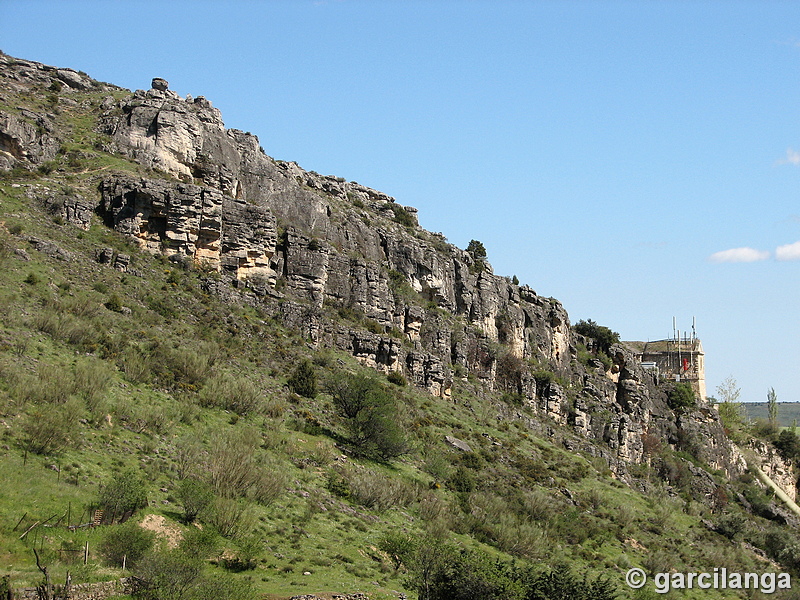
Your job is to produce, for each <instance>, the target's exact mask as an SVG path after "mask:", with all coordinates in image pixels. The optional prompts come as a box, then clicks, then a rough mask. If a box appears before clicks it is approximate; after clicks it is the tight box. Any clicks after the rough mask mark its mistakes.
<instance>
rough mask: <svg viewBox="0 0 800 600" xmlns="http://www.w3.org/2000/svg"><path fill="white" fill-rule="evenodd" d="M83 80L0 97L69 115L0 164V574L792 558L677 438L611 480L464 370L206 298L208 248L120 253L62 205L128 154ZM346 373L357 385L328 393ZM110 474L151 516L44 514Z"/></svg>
mask: <svg viewBox="0 0 800 600" xmlns="http://www.w3.org/2000/svg"><path fill="white" fill-rule="evenodd" d="M118 93H120V94H121V93H123V92H118ZM103 95H104V94H101V93H99V92H98V93H94V92H87V96H86V99H85V100H86V101H85V102H84V104H82V105H79V106H73V105H71V104H70V105H63V104H59V101H58V97H57V96H56V98H55V100H53V98H52V97H50V96H52V94H50V95H49V96H48V95H45V94H43V95H42V96H41V97H40V96H36V95H35V94H34V95H32V96H31V97H28V98H22V97H18V98H6V99H5V102H6V103H7V105H8V106H7V107H14V106H18V105H19V104H20V103H23V102H25V103H28V104H29V105H30V106H32V107H36V108H46V109H47V110H53V111H54V112H55V118H56V120H57V122H58V124H59V126H60V127H61V128H62V130H63V131H65V132H69V140H70V141H68V142H65V144H64V146H63V148H62V152H61V153H60V154H59V155H58V157H57V158H56V160H54V161H53V162H52V163H48V164H46V165H42V166H41V167H39V168H38V169H37V170H33V171H29V170H26V169H22V168H18V169H15V170H14V171H13V172H11V173H9V174H7V176H5V177H4V178H3V179H2V180H1V181H0V223H2V226H0V417H1V420H0V423H2V425H3V433H2V440H0V457H1V458H2V460H0V481H3V485H2V487H0V574H3V575H9V576H10V577H11V582H12V585H13V586H14V587H24V586H32V585H35V584H37V583H39V581H40V580H41V574H40V573H39V571H38V570H37V567H36V564H35V558H34V553H33V550H34V548H35V549H36V550H37V552H38V553H39V555H40V557H41V559H42V563H43V564H46V565H47V566H48V569H49V573H50V575H51V576H52V578H53V580H54V581H56V582H61V581H63V580H64V578H65V577H66V572H67V571H69V572H70V573H71V575H72V579H73V582H75V583H78V582H82V581H102V580H108V579H114V578H117V577H120V576H122V575H125V574H129V573H131V572H133V573H138V574H140V575H142V576H149V577H151V578H152V580H153V581H160V582H162V583H163V586H162V587H161V588H158V589H156V590H155V591H153V593H152V594H151V597H161V598H204V597H205V598H207V597H212V596H213V597H221V598H249V597H269V598H286V597H290V596H292V595H297V594H302V593H324V592H340V593H341V592H357V591H363V592H366V593H368V594H369V597H370V598H373V599H385V598H398V597H399V596H400V594H401V593H405V594H407V595H408V597H410V598H417V597H418V596H422V597H424V596H425V590H426V589H428V588H430V587H431V586H433V587H435V586H436V585H440V584H442V582H443V581H445V582H446V583H447V585H449V586H450V588H449V589H451V590H452V591H451V592H449V594H450V595H449V596H447V594H444V595H442V594H440V595H439V596H435V595H431V594H432V592H431V593H429V595H428V597H430V598H434V597H450V598H460V597H465V598H466V597H487V598H488V597H496V598H524V597H530V598H534V597H543V596H541V595H539V596H536V595H535V594H536V593H544V592H542V591H541V590H543V589H544V587H543V586H544V585H545V583H543V582H545V580H546V581H550V582H551V584H552V585H553V586H556V587H557V586H558V585H562V584H563V585H565V586H566V587H567V588H568V589H572V590H575V591H574V592H573V594H574V595H573V596H572V597H575V598H581V597H585V598H596V599H599V598H606V597H611V595H610V593H611V592H609V593H608V594H606V595H603V594H605V592H604V591H603V590H604V589H606V590H611V591H613V590H616V591H617V592H618V593H619V597H622V598H632V597H636V598H649V597H656V596H655V595H654V594H653V592H652V590H650V591H647V590H642V591H640V592H637V593H636V594H633V593H632V592H631V591H630V590H629V589H628V588H626V587H625V586H624V575H625V573H626V571H627V570H628V569H630V568H631V567H633V566H641V567H644V568H645V569H646V570H647V571H648V572H651V573H652V572H663V571H669V570H670V569H676V570H678V571H700V570H706V571H713V569H714V568H715V567H726V568H728V569H729V570H737V571H742V572H744V571H756V572H763V571H765V570H771V569H774V568H776V566H775V564H774V563H772V562H770V560H768V559H766V558H764V557H762V556H760V553H759V551H757V550H756V549H755V547H754V546H758V547H759V548H764V549H766V551H767V552H768V553H769V554H770V556H772V557H773V558H780V559H781V560H783V561H784V562H785V563H786V564H787V565H789V566H792V567H794V566H795V565H796V564H798V560H799V559H800V557H797V556H795V554H796V552H795V553H793V552H794V551H793V548H795V547H796V546H794V545H793V544H794V543H795V542H796V541H797V540H796V539H795V538H794V537H792V536H791V535H788V534H787V533H786V531H785V530H784V529H782V528H781V527H780V526H778V525H776V524H775V523H773V522H771V521H768V520H766V519H764V518H762V517H759V516H753V515H752V514H750V513H748V512H745V510H744V509H743V508H742V507H743V506H744V505H745V504H746V505H747V506H749V507H750V508H751V512H755V513H758V512H759V510H761V509H762V508H764V507H766V506H768V505H769V503H770V500H769V498H768V497H767V496H766V495H765V494H764V493H763V492H761V491H760V490H759V488H757V487H755V486H754V485H752V478H751V477H749V476H745V477H744V478H743V479H742V480H741V481H735V482H728V481H725V480H724V479H723V477H722V474H721V473H716V475H715V477H716V478H717V480H718V484H719V488H720V490H722V491H721V492H720V494H719V497H718V498H716V499H714V500H713V501H710V502H709V503H708V504H701V503H698V502H696V501H694V500H692V499H691V498H692V495H691V493H690V490H691V486H692V472H691V468H695V466H694V464H693V462H696V461H695V459H694V458H693V457H692V456H690V455H687V454H685V453H676V452H674V451H672V450H671V449H670V448H669V447H667V446H666V445H665V444H661V443H657V441H653V443H652V444H651V446H652V448H651V457H653V458H655V457H658V459H659V460H658V462H657V464H658V467H656V466H654V465H655V464H656V462H655V461H653V462H650V461H648V463H647V464H643V465H638V466H634V467H633V468H632V471H633V473H634V475H635V478H636V479H635V485H633V486H628V485H627V484H625V483H623V482H621V481H619V480H617V479H615V478H614V477H613V476H612V474H611V472H610V471H609V470H608V468H607V465H606V463H605V462H604V461H603V460H602V459H598V458H595V457H592V456H591V455H589V454H587V455H582V454H579V453H573V452H569V451H567V450H565V449H564V448H562V447H556V446H554V445H553V444H552V443H551V442H550V441H549V438H548V436H547V435H546V433H536V432H547V431H548V430H550V431H552V430H554V429H556V428H558V427H559V425H557V424H556V423H552V422H548V421H547V420H546V418H544V417H541V416H537V415H535V414H533V412H531V410H530V409H529V408H525V407H522V406H520V405H517V404H514V399H513V398H506V399H503V398H501V397H499V396H495V395H492V394H491V393H487V391H486V390H484V389H482V388H481V387H480V384H479V382H478V381H477V380H475V379H473V378H470V377H466V378H463V379H457V380H456V382H455V384H454V389H453V395H452V399H443V398H437V397H432V396H430V395H428V394H427V393H425V392H423V391H420V390H416V389H413V388H411V387H410V386H407V385H404V381H403V380H402V378H397V377H394V378H392V380H391V381H390V380H389V379H387V378H386V377H384V376H382V375H378V374H376V373H374V372H372V371H370V370H369V369H366V368H364V367H361V366H360V365H359V364H358V363H357V362H356V361H355V359H353V358H352V357H350V356H346V355H344V354H340V353H337V352H335V351H333V350H330V349H324V348H316V347H314V345H313V344H311V343H310V341H309V340H307V339H304V338H302V337H301V336H300V335H299V334H298V333H297V332H295V331H292V330H288V329H286V328H284V327H283V326H282V325H281V319H280V318H279V306H278V304H277V301H275V302H272V303H269V302H264V301H263V300H261V299H259V298H257V297H256V296H254V295H251V294H250V293H249V292H248V291H246V290H245V291H233V290H232V291H231V294H232V298H231V299H230V300H226V301H223V300H221V299H220V298H218V297H217V296H215V295H214V294H212V293H209V292H208V291H207V290H209V289H211V288H212V287H213V286H210V285H209V282H213V281H214V278H215V274H214V273H213V272H205V271H203V270H202V269H197V268H194V267H193V266H191V265H179V264H174V263H171V262H169V261H168V260H166V259H163V258H161V257H157V256H153V255H150V254H147V253H144V252H140V251H139V250H138V249H137V248H136V247H135V246H133V245H132V244H131V243H130V242H129V241H128V240H126V239H125V238H124V237H122V236H121V235H119V234H117V233H115V232H113V231H111V230H109V229H107V228H106V227H105V226H104V225H103V224H102V223H101V222H100V220H99V219H98V218H97V217H93V221H92V224H91V227H90V228H89V230H88V231H83V230H81V229H78V228H76V227H74V226H72V225H69V224H65V223H64V221H63V219H62V217H61V216H60V213H59V210H60V207H59V205H58V201H57V199H58V198H59V197H60V196H64V195H66V196H71V195H84V196H86V197H94V196H95V195H96V193H97V192H96V188H97V184H98V181H99V177H101V176H105V175H107V174H108V173H110V172H113V171H115V170H124V171H126V172H134V173H143V170H142V169H141V167H139V166H138V165H136V164H134V163H130V162H128V161H126V160H125V159H123V158H121V157H119V156H116V155H110V154H107V153H106V152H104V151H103V150H102V148H103V144H104V139H103V136H100V135H98V134H96V133H94V127H93V121H92V118H93V117H92V115H93V114H94V112H93V111H94V110H95V109H96V107H97V105H98V103H99V102H100V101H101V97H102V96H103ZM150 175H151V176H152V175H153V174H150ZM54 199H55V201H54ZM106 247H109V248H112V249H113V250H114V252H116V253H122V254H127V255H130V257H131V260H130V265H129V267H128V271H127V272H120V271H118V270H115V269H114V268H112V267H111V266H110V265H108V264H101V263H99V262H98V261H97V260H96V256H97V250H98V249H101V248H106ZM329 316H330V318H332V319H350V320H349V325H350V326H352V327H364V326H365V324H364V322H363V321H359V320H358V319H357V318H355V317H353V318H352V319H351V318H350V317H351V316H348V315H344V314H342V313H341V312H335V311H331V312H330V314H329ZM299 365H304V369H300V368H299ZM309 367H310V368H309ZM312 380H313V383H314V384H315V385H311V382H312ZM564 383H565V385H566V386H569V385H572V384H573V383H574V384H575V385H577V384H578V383H579V382H564ZM359 386H362V388H359ZM313 388H316V393H314V392H315V390H314V389H313ZM356 389H365V390H366V391H365V396H364V397H365V398H366V399H367V400H366V405H365V406H366V408H364V409H363V410H355V409H353V410H352V411H351V412H349V409H347V408H343V405H344V400H345V399H346V398H344V396H346V395H347V394H350V393H353V394H355V392H354V390H356ZM298 392H300V393H302V394H304V395H300V393H298ZM445 436H452V437H454V438H458V439H459V440H461V441H463V442H465V443H466V444H468V446H469V449H468V450H464V449H459V448H456V447H453V446H452V445H451V444H448V443H447V442H446V441H445ZM389 442H391V443H389ZM698 466H700V467H706V466H705V465H698ZM706 468H707V467H706ZM726 490H727V491H726ZM142 495H143V496H144V502H140V500H141V496H142ZM109 498H111V500H109ZM131 498H134V500H133V501H132V502H133V504H132V505H131V506H133V507H134V509H135V510H133V515H132V517H131V520H130V522H131V523H136V524H143V525H146V526H147V527H148V528H149V530H153V531H155V532H156V538H155V541H153V540H150V539H148V538H147V536H146V535H144V536H143V535H142V528H138V527H137V528H130V527H129V526H126V525H124V524H118V523H114V524H103V525H100V526H98V527H83V528H77V529H69V528H68V527H67V525H80V524H86V523H88V522H89V521H91V520H92V518H93V515H94V510H95V508H97V507H98V506H101V505H104V506H105V508H106V511H105V518H106V519H107V520H108V519H109V515H111V516H112V517H113V516H115V515H116V516H120V515H121V514H122V513H124V512H125V511H124V510H123V508H122V506H123V505H124V504H125V503H126V502H128V500H130V499H131ZM737 498H741V500H738V499H737ZM112 506H113V507H114V509H113V510H112V509H111V507H112ZM194 509H197V510H196V512H197V515H196V518H195V519H188V518H187V516H186V515H187V512H195V511H194ZM763 512H764V513H766V512H767V511H766V510H764V511H763ZM37 522H38V526H36V527H33V528H32V529H30V530H29V531H28V533H27V534H25V531H26V530H28V529H29V528H30V527H31V526H32V525H35V524H37ZM126 527H127V528H126ZM87 543H88V548H89V560H88V562H87V563H86V564H84V563H83V551H84V549H85V547H86V544H87ZM151 545H152V549H149V550H148V549H147V547H149V546H151ZM137 546H140V547H141V548H143V549H142V551H141V552H139V554H141V557H139V558H138V560H137V557H136V554H137V552H136V551H135V548H136V547H137ZM120 554H122V555H124V556H125V557H126V566H127V567H130V568H128V569H126V570H125V571H123V569H122V568H121V564H120V562H121V561H120V560H119V556H120ZM128 559H130V560H128ZM563 565H566V568H567V569H568V571H567V570H563V569H562V568H561V567H562V566H563ZM584 576H585V577H586V581H588V582H589V583H592V582H593V584H594V585H593V586H592V585H589V586H587V587H586V591H585V593H584V592H580V591H579V588H580V587H581V586H580V583H581V582H582V581H584ZM548 577H549V579H548ZM559 578H560V579H559ZM553 581H556V583H552V582H553ZM558 581H560V582H561V583H558ZM173 584H174V585H173ZM178 584H185V585H184V587H182V588H180V589H178V587H176V586H177V585H178ZM170 585H172V586H173V587H170ZM537 586H538V587H537ZM604 586H605V587H604ZM440 587H441V585H440ZM589 588H591V589H589ZM437 589H438V588H437ZM481 590H483V591H481ZM537 590H538V591H537ZM470 594H471V595H470ZM683 597H686V598H729V597H731V594H730V591H725V592H724V593H720V592H716V591H714V590H691V591H687V593H686V594H685V595H684V596H683ZM743 597H745V596H743ZM746 597H760V596H758V595H757V594H756V595H747V596H746ZM771 597H776V596H775V595H773V596H771ZM784 597H788V596H784Z"/></svg>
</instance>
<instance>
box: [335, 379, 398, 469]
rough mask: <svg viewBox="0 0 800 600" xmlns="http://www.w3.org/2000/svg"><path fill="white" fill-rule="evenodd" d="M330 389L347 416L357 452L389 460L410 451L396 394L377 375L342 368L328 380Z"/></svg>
mask: <svg viewBox="0 0 800 600" xmlns="http://www.w3.org/2000/svg"><path fill="white" fill-rule="evenodd" d="M326 390H327V392H328V393H329V394H330V395H331V396H332V397H333V403H334V405H335V406H336V409H337V411H338V412H339V414H340V415H341V416H342V417H343V418H344V421H345V425H346V427H347V430H348V434H349V436H348V437H349V441H350V443H351V444H352V445H353V447H354V449H355V450H356V452H357V453H359V454H361V455H363V456H366V457H368V458H372V459H375V460H389V459H391V458H395V457H397V456H400V455H401V454H404V453H405V452H406V441H405V433H404V432H403V429H402V427H401V426H400V424H399V417H398V414H397V407H396V405H395V400H394V397H393V396H392V395H391V394H390V393H389V392H388V391H387V390H386V389H385V388H384V387H383V386H382V385H381V384H380V382H378V380H377V379H375V378H374V377H373V376H367V375H351V374H349V373H344V372H341V373H338V374H336V375H334V376H333V377H332V378H331V379H330V380H329V381H328V383H327V386H326Z"/></svg>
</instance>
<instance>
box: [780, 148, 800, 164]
mask: <svg viewBox="0 0 800 600" xmlns="http://www.w3.org/2000/svg"><path fill="white" fill-rule="evenodd" d="M778 164H779V165H795V166H800V152H798V151H797V150H792V149H791V148H787V149H786V158H782V159H781V160H779V161H778Z"/></svg>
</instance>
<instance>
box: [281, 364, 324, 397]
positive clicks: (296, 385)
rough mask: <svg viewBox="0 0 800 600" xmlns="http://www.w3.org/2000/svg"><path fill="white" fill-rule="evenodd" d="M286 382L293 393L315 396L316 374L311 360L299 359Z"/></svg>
mask: <svg viewBox="0 0 800 600" xmlns="http://www.w3.org/2000/svg"><path fill="white" fill-rule="evenodd" d="M287 383H288V384H289V389H290V390H292V391H293V392H294V393H295V394H299V395H300V396H304V397H306V398H313V397H315V396H316V395H317V374H316V372H315V371H314V365H313V364H312V363H311V361H310V360H308V359H305V360H302V361H300V364H298V365H297V367H296V368H295V370H294V372H293V373H292V376H291V377H290V378H289V381H288V382H287Z"/></svg>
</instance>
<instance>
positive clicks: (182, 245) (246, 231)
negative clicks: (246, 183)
mask: <svg viewBox="0 0 800 600" xmlns="http://www.w3.org/2000/svg"><path fill="white" fill-rule="evenodd" d="M100 193H101V211H102V213H103V215H104V217H105V219H106V221H107V223H108V224H109V225H110V226H112V227H114V228H115V229H117V230H118V231H120V232H122V233H126V234H128V235H130V236H131V237H133V238H134V239H135V240H136V241H137V242H138V243H139V245H140V246H141V247H142V248H144V249H147V250H149V251H151V252H161V253H163V254H165V255H167V256H172V257H176V258H177V259H181V258H188V259H191V260H193V261H195V262H198V263H202V264H205V265H207V266H209V267H211V268H214V269H217V270H222V269H224V270H226V271H228V272H231V273H232V274H233V275H234V276H235V278H236V279H237V280H242V279H247V278H251V277H254V276H261V277H265V278H267V279H271V280H272V283H273V285H274V280H275V272H274V271H273V270H272V269H271V267H270V263H271V259H272V257H273V255H274V254H275V245H276V229H275V220H274V219H273V218H272V215H271V214H270V212H269V210H268V209H266V208H259V207H257V206H251V205H247V204H246V203H245V202H243V201H241V200H236V199H234V198H229V197H226V196H223V195H222V193H221V192H220V191H219V190H216V189H213V188H208V187H201V186H196V185H191V184H182V183H174V182H167V181H161V180H153V179H143V178H139V179H137V178H131V177H116V178H111V179H106V180H104V181H103V182H102V184H101V186H100Z"/></svg>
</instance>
